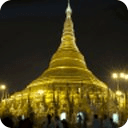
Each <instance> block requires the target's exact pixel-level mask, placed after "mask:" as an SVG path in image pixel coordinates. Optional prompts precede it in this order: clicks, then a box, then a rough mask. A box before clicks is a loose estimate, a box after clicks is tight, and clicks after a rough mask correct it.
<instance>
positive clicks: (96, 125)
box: [92, 114, 101, 128]
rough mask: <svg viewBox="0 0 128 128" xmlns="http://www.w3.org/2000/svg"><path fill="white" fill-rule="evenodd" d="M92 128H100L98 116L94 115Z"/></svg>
mask: <svg viewBox="0 0 128 128" xmlns="http://www.w3.org/2000/svg"><path fill="white" fill-rule="evenodd" d="M92 128H101V121H100V119H99V118H98V115H96V114H95V115H94V118H93V121H92Z"/></svg>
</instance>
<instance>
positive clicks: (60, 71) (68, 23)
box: [28, 3, 107, 88]
mask: <svg viewBox="0 0 128 128" xmlns="http://www.w3.org/2000/svg"><path fill="white" fill-rule="evenodd" d="M71 14H72V10H71V7H70V4H69V3H68V7H67V9H66V19H65V23H64V29H63V34H62V38H61V44H60V46H59V48H58V49H57V51H56V52H55V54H54V55H53V56H52V58H51V61H50V64H49V67H48V69H47V70H45V71H44V73H43V74H42V75H41V76H40V77H39V78H38V79H36V80H34V81H33V82H32V83H31V84H30V85H29V86H28V88H29V87H33V86H39V85H41V86H43V85H49V84H56V85H60V84H61V85H62V84H66V83H68V84H78V83H81V82H82V83H83V84H91V85H97V86H99V87H103V88H107V86H106V85H105V84H104V83H103V82H101V81H100V80H98V79H97V78H96V77H95V76H94V75H93V74H92V72H91V71H90V70H89V69H88V68H87V66H86V63H85V59H84V56H83V55H82V54H81V52H80V51H79V49H78V47H77V46H76V43H75V34H74V29H73V22H72V19H71Z"/></svg>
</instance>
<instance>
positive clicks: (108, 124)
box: [102, 115, 112, 128]
mask: <svg viewBox="0 0 128 128" xmlns="http://www.w3.org/2000/svg"><path fill="white" fill-rule="evenodd" d="M102 127H103V128H112V124H111V121H110V119H109V118H108V117H107V115H104V120H103V123H102Z"/></svg>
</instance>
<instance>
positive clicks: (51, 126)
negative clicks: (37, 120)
mask: <svg viewBox="0 0 128 128" xmlns="http://www.w3.org/2000/svg"><path fill="white" fill-rule="evenodd" d="M43 128H55V123H54V121H53V120H52V116H51V115H50V114H48V115H47V118H46V121H45V122H44V125H43Z"/></svg>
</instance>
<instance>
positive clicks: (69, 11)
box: [66, 0, 72, 18]
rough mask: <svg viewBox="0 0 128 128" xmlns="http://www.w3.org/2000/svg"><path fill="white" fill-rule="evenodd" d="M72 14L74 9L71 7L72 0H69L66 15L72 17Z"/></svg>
mask: <svg viewBox="0 0 128 128" xmlns="http://www.w3.org/2000/svg"><path fill="white" fill-rule="evenodd" d="M71 14H72V9H71V6H70V0H68V6H67V9H66V17H67V18H70V17H71Z"/></svg>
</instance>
